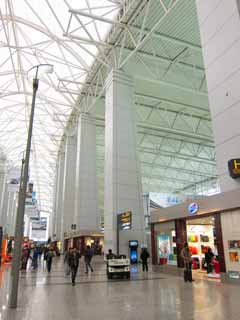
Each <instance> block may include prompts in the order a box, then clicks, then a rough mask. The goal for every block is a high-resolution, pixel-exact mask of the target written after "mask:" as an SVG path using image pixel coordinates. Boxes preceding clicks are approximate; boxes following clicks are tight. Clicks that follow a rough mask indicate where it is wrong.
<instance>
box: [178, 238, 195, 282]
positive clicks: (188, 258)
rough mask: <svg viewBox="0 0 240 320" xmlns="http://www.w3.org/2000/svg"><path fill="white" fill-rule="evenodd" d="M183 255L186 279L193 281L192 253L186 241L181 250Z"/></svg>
mask: <svg viewBox="0 0 240 320" xmlns="http://www.w3.org/2000/svg"><path fill="white" fill-rule="evenodd" d="M181 257H182V258H183V261H184V266H185V270H184V281H185V282H187V281H189V282H192V281H194V280H193V279H192V254H191V251H190V249H189V246H188V243H187V242H186V243H184V246H183V249H182V251H181Z"/></svg>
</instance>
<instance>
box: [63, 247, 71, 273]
mask: <svg viewBox="0 0 240 320" xmlns="http://www.w3.org/2000/svg"><path fill="white" fill-rule="evenodd" d="M70 253H71V248H70V249H68V250H66V252H65V254H64V260H63V263H64V264H65V274H66V276H69V275H70V273H71V269H70V266H69V255H70Z"/></svg>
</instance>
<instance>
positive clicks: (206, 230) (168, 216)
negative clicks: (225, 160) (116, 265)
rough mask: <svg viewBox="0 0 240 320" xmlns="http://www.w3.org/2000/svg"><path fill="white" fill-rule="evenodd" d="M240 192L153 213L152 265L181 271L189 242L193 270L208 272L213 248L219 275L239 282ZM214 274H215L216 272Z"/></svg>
mask: <svg viewBox="0 0 240 320" xmlns="http://www.w3.org/2000/svg"><path fill="white" fill-rule="evenodd" d="M239 208H240V191H232V192H227V193H222V194H218V195H215V196H211V197H201V198H198V199H194V201H190V200H189V201H187V202H185V203H182V204H180V205H177V206H172V207H168V208H160V209H157V210H154V211H152V212H151V238H152V262H153V264H160V265H166V266H172V267H174V266H175V268H182V267H183V261H182V258H181V254H180V253H181V250H182V248H183V245H184V243H185V242H188V244H189V247H190V250H191V253H192V266H193V269H195V270H199V272H202V273H203V272H204V270H206V263H205V253H206V251H207V250H208V249H209V248H210V249H211V251H212V252H213V254H214V257H216V259H215V258H214V259H213V262H214V266H215V268H216V272H218V271H220V272H221V273H223V274H224V273H226V272H227V276H228V278H229V277H230V278H235V279H236V278H237V279H239V280H240V240H239V239H240V210H239ZM214 272H215V270H214Z"/></svg>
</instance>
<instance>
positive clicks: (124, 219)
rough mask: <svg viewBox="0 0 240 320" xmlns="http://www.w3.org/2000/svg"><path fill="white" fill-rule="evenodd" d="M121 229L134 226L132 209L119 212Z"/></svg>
mask: <svg viewBox="0 0 240 320" xmlns="http://www.w3.org/2000/svg"><path fill="white" fill-rule="evenodd" d="M118 228H119V230H130V229H131V228H132V211H127V212H123V213H119V214H118Z"/></svg>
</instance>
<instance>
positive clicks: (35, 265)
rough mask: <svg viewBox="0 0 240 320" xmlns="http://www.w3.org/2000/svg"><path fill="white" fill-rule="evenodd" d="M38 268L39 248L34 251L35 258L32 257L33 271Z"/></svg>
mask: <svg viewBox="0 0 240 320" xmlns="http://www.w3.org/2000/svg"><path fill="white" fill-rule="evenodd" d="M37 267H38V247H35V248H34V249H33V256H32V268H33V270H35V269H37Z"/></svg>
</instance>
